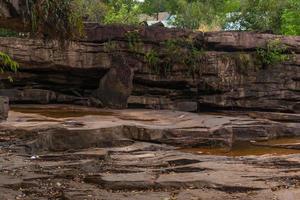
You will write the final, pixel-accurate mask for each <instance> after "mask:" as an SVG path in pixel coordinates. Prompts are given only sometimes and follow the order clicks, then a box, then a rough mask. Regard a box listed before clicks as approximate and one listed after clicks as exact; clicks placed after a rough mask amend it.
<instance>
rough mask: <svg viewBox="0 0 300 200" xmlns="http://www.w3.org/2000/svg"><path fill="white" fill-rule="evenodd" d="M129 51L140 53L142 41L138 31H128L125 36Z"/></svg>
mask: <svg viewBox="0 0 300 200" xmlns="http://www.w3.org/2000/svg"><path fill="white" fill-rule="evenodd" d="M125 37H126V39H127V41H128V47H129V50H130V51H133V52H136V53H142V52H141V51H142V48H143V47H142V46H143V44H142V41H141V37H140V34H139V31H138V30H133V31H128V32H127V33H126V35H125Z"/></svg>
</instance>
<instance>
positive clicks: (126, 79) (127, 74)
mask: <svg viewBox="0 0 300 200" xmlns="http://www.w3.org/2000/svg"><path fill="white" fill-rule="evenodd" d="M115 59H119V62H117V63H120V65H116V66H114V67H112V68H111V69H110V70H109V72H108V73H107V74H106V75H105V76H104V77H103V78H102V79H101V80H100V84H99V88H98V89H97V90H96V91H95V92H94V96H95V97H96V98H97V99H99V100H100V101H101V103H102V105H103V106H104V107H109V108H126V107H127V100H128V98H129V96H130V95H131V93H132V89H133V83H132V81H133V75H134V70H133V68H132V67H131V66H128V63H127V62H125V61H124V60H122V59H123V58H122V57H119V58H117V57H116V58H115Z"/></svg>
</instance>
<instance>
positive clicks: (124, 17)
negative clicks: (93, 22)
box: [103, 0, 141, 24]
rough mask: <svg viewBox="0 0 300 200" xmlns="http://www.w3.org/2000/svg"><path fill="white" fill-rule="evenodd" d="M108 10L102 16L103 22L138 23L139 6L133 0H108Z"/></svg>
mask: <svg viewBox="0 0 300 200" xmlns="http://www.w3.org/2000/svg"><path fill="white" fill-rule="evenodd" d="M107 5H108V8H109V9H108V11H107V13H106V15H105V18H104V21H103V22H104V23H105V24H114V23H117V24H138V23H139V15H140V14H141V8H140V5H139V3H137V2H136V1H134V0H114V1H108V2H107Z"/></svg>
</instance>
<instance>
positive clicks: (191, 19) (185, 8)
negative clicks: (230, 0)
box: [175, 0, 224, 29]
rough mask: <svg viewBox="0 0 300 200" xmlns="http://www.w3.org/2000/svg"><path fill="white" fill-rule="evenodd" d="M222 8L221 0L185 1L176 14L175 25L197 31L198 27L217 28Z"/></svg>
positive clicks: (222, 2)
mask: <svg viewBox="0 0 300 200" xmlns="http://www.w3.org/2000/svg"><path fill="white" fill-rule="evenodd" d="M223 6H224V1H223V0H214V1H206V0H199V1H191V2H188V1H186V3H182V7H181V9H180V10H179V11H178V12H177V13H176V20H175V25H177V26H178V27H182V28H190V29H198V28H199V27H200V26H207V27H212V26H218V24H220V22H221V14H222V10H223Z"/></svg>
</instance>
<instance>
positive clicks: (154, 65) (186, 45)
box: [144, 39, 206, 77]
mask: <svg viewBox="0 0 300 200" xmlns="http://www.w3.org/2000/svg"><path fill="white" fill-rule="evenodd" d="M158 52H159V53H158ZM144 59H145V61H146V62H147V64H148V65H149V67H151V69H153V71H154V72H155V73H156V74H159V75H161V76H167V75H168V74H170V73H171V71H172V68H173V67H174V66H175V65H179V66H182V67H184V68H186V69H187V71H186V72H187V75H188V76H192V77H195V76H196V75H198V74H199V73H200V70H201V66H203V64H205V63H206V56H205V52H204V51H203V50H202V49H201V50H199V49H197V48H196V47H195V46H194V45H193V42H192V41H189V40H187V39H179V40H167V41H165V42H164V43H163V44H162V47H161V48H160V51H157V50H153V49H151V50H150V51H148V52H147V53H146V54H145V56H144Z"/></svg>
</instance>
